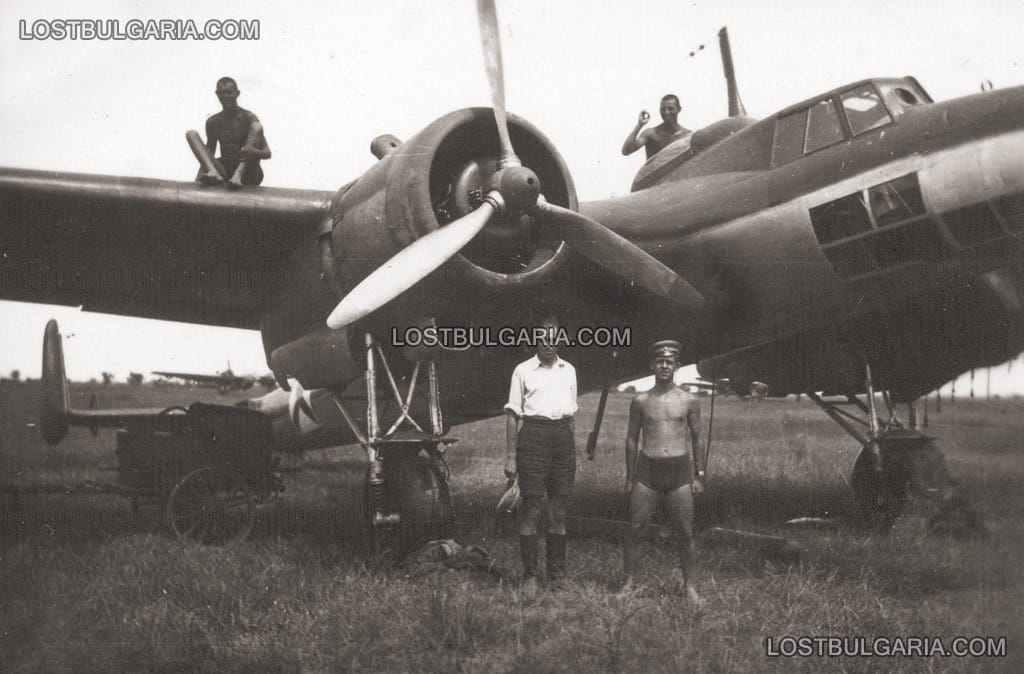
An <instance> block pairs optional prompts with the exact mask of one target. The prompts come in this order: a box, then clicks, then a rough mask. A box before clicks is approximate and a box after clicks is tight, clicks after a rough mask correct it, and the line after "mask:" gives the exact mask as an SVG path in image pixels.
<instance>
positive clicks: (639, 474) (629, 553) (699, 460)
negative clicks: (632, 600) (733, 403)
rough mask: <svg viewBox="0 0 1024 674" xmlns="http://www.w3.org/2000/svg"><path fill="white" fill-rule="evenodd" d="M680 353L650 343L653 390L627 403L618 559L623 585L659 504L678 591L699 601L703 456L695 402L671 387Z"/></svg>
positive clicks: (674, 346)
mask: <svg viewBox="0 0 1024 674" xmlns="http://www.w3.org/2000/svg"><path fill="white" fill-rule="evenodd" d="M681 354H682V345H681V344H680V343H679V342H677V341H675V340H664V341H660V342H656V343H655V344H653V345H652V346H651V350H650V356H651V370H652V371H653V372H654V388H653V389H651V390H650V391H646V392H644V393H640V394H637V396H636V397H635V398H634V399H633V402H632V403H631V404H630V406H629V430H628V433H627V436H626V493H627V494H628V496H629V513H630V525H629V528H628V529H627V531H626V537H625V540H624V541H623V562H624V567H625V576H626V583H625V588H629V587H632V584H633V580H634V578H635V576H636V570H637V569H636V567H637V557H638V548H639V544H640V534H641V532H642V531H643V529H644V528H645V527H646V526H647V525H648V524H649V523H650V520H651V515H652V514H653V513H654V510H655V508H657V507H658V503H659V502H664V503H665V510H666V511H667V514H668V516H669V520H670V521H671V525H672V529H673V531H674V533H675V538H676V542H677V545H678V549H679V564H680V567H681V569H682V573H683V589H684V591H685V593H686V595H687V597H688V598H689V599H690V600H691V601H693V602H695V603H700V602H701V599H700V597H699V595H698V594H697V590H696V587H695V586H694V578H693V572H694V564H695V560H694V551H693V497H694V495H695V494H699V493H701V491H703V489H704V487H703V484H702V480H703V478H704V467H705V463H706V461H707V455H706V453H705V451H704V450H705V448H704V446H703V443H702V442H701V432H700V430H701V422H700V403H699V402H698V401H697V399H696V398H694V397H693V396H691V395H690V394H688V393H686V392H685V391H683V390H681V389H680V388H679V387H677V386H676V385H675V373H676V369H677V368H678V367H679V357H680V355H681ZM641 437H642V438H643V441H642V446H641Z"/></svg>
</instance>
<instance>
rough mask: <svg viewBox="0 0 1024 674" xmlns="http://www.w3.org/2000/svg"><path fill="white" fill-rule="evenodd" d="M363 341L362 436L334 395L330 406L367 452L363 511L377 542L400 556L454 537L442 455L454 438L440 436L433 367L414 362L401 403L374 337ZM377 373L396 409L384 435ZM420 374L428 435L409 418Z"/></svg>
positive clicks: (434, 365) (441, 434)
mask: <svg viewBox="0 0 1024 674" xmlns="http://www.w3.org/2000/svg"><path fill="white" fill-rule="evenodd" d="M365 343H366V432H365V433H364V432H363V430H362V429H361V428H360V426H359V424H358V423H357V422H356V419H355V417H354V416H353V415H352V413H351V412H350V411H349V409H348V408H347V407H346V406H345V403H344V402H343V401H342V400H341V398H340V396H339V395H337V394H336V395H335V396H334V403H335V405H337V407H338V409H339V410H340V411H341V413H342V415H343V416H344V418H345V422H346V423H347V424H348V426H349V428H350V429H351V430H352V432H353V433H354V434H355V436H356V438H358V440H359V444H361V445H362V446H363V449H364V450H365V451H366V458H367V470H366V476H367V479H366V488H365V500H364V513H365V516H366V518H367V522H368V523H369V525H370V527H371V528H372V530H373V533H374V541H375V544H376V545H377V547H378V548H379V549H382V550H383V549H387V550H391V551H393V552H396V553H398V554H403V553H406V552H409V551H411V550H413V549H415V548H416V547H418V546H419V545H420V544H422V543H424V542H427V541H430V540H436V539H439V538H450V537H451V536H452V530H453V528H454V517H453V514H452V502H451V495H450V494H449V491H448V467H447V464H445V462H444V452H445V449H446V447H447V445H449V444H451V443H453V442H455V440H454V439H453V438H448V437H445V436H444V424H443V422H442V417H441V403H440V391H439V387H438V373H437V365H436V363H434V361H426V362H425V363H424V362H416V364H415V365H414V367H413V371H412V375H411V376H410V378H409V388H408V391H406V395H405V398H404V399H403V397H402V393H401V391H400V390H399V388H398V384H397V382H396V381H395V377H394V375H393V374H392V373H391V368H390V367H389V366H388V362H387V358H386V357H385V355H384V351H383V350H382V349H381V348H380V346H379V345H378V344H377V343H376V342H375V341H374V339H373V336H372V335H369V334H367V335H366V338H365ZM424 365H425V366H426V367H425V368H424V367H423V366H424ZM381 370H382V371H383V373H384V374H385V375H386V376H387V382H388V384H389V391H390V393H391V396H392V397H393V398H394V400H395V402H396V403H397V404H398V409H399V416H398V418H397V419H396V420H395V421H394V423H393V424H392V425H391V427H390V428H388V429H387V430H386V431H383V432H382V427H381V424H380V416H379V413H378V405H377V379H378V376H379V372H380V371H381ZM423 370H425V371H426V377H427V387H428V389H427V400H428V407H429V415H430V419H429V426H428V428H429V432H427V431H424V429H423V426H421V425H420V424H419V423H418V422H417V421H416V420H415V419H413V417H412V416H411V414H410V407H411V405H412V400H413V396H414V395H415V393H416V385H417V383H418V381H419V379H420V374H421V372H422V371H423ZM426 425H427V424H424V426H426Z"/></svg>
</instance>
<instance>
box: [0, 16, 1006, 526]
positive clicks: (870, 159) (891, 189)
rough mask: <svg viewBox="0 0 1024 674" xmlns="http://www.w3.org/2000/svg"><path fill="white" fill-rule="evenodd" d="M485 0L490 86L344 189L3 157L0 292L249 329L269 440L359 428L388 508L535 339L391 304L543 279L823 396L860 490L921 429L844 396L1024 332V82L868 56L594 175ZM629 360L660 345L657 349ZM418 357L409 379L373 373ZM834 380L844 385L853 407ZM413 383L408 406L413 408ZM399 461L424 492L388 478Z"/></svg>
mask: <svg viewBox="0 0 1024 674" xmlns="http://www.w3.org/2000/svg"><path fill="white" fill-rule="evenodd" d="M480 4H481V23H482V30H483V33H484V36H485V53H486V55H487V59H486V60H487V65H488V73H489V76H490V81H491V85H492V88H493V101H492V103H493V105H492V108H472V109H464V110H458V111H455V112H452V113H449V114H446V115H444V116H442V117H441V118H439V119H437V120H436V121H434V122H432V123H430V124H429V125H428V126H426V127H425V128H424V129H423V130H422V131H420V132H419V133H417V134H415V135H414V136H413V137H411V138H409V139H408V140H406V141H405V142H404V143H402V142H398V141H397V139H393V138H390V137H382V138H381V139H379V140H378V141H377V142H375V143H374V144H373V148H374V151H375V153H376V154H377V155H378V157H379V161H378V162H377V163H376V164H375V165H374V166H373V167H372V168H370V169H369V170H368V171H367V172H366V173H364V174H363V175H362V176H361V177H359V178H358V179H356V180H354V181H352V182H350V183H348V184H346V185H344V186H343V187H341V188H340V189H339V190H338V191H337V192H334V193H329V192H321V191H311V190H294V189H280V188H270V187H261V188H254V187H249V188H244V189H241V190H239V191H236V192H227V191H220V190H216V191H214V190H209V189H204V188H203V187H201V186H199V185H197V184H195V183H191V182H187V183H186V182H169V181H159V180H148V179H138V178H115V177H104V176H88V175H77V174H53V173H47V172H39V171H27V170H18V169H4V170H3V171H2V172H0V204H2V205H0V218H2V240H0V245H2V247H3V250H4V253H5V255H4V257H3V259H2V262H0V279H2V284H0V285H2V289H3V290H2V292H3V294H4V297H5V298H8V299H17V300H25V301H33V302H49V303H62V304H72V305H82V306H84V307H85V308H86V309H89V310H94V311H103V312H110V313H118V314H129V315H138V316H146V317H159V318H164V319H169V320H179V321H191V322H196V323H207V324H212V325H223V326H231V327H243V328H253V329H255V328H258V329H259V330H260V331H261V334H262V338H263V344H264V349H265V353H266V357H267V361H268V363H269V365H270V366H271V368H272V370H273V372H274V374H275V376H276V378H277V381H278V382H279V384H280V385H281V386H282V389H283V390H282V391H279V392H275V393H273V394H270V395H269V396H266V397H264V398H262V399H257V400H254V401H252V407H253V408H254V409H258V410H260V411H263V412H265V413H267V414H270V415H274V416H275V419H276V420H277V421H276V422H275V425H276V429H277V432H278V434H279V435H278V444H279V446H280V447H282V448H295V449H302V448H306V447H314V446H330V445H334V444H339V443H342V442H346V441H350V440H352V439H353V438H354V439H357V440H358V441H359V442H360V443H361V444H362V445H363V446H364V447H365V448H366V450H367V456H368V463H369V466H370V468H369V470H368V475H369V480H368V484H369V485H370V487H371V490H370V491H371V494H378V493H382V494H385V496H384V497H381V498H377V499H376V500H373V499H371V504H370V508H369V509H368V510H369V515H370V517H371V519H372V520H373V521H374V522H375V523H379V524H381V525H382V526H388V525H390V524H394V523H395V522H403V521H406V522H408V521H413V522H415V518H418V517H432V516H434V514H436V513H432V512H427V511H429V510H430V507H429V505H427V506H423V507H420V505H422V504H424V503H428V502H430V500H431V498H432V495H437V494H438V493H440V492H443V491H444V489H443V487H444V478H443V471H441V470H438V468H437V464H438V462H439V460H438V456H439V453H438V451H437V448H438V447H439V446H443V440H442V438H443V435H444V433H445V431H446V430H447V428H448V427H449V426H450V425H453V424H458V423H459V422H462V421H465V420H469V419H474V418H480V417H485V416H489V415H494V414H498V413H500V411H501V408H502V404H503V403H504V402H505V398H506V394H507V386H506V384H507V380H508V375H509V373H510V372H511V370H512V368H513V366H514V364H515V363H516V362H517V361H518V360H520V359H521V358H522V354H521V352H518V351H515V350H512V349H500V348H488V347H473V348H468V349H463V350H456V349H443V348H438V349H433V350H430V349H414V348H403V347H398V346H396V345H394V344H392V343H391V341H390V338H391V335H392V334H394V333H393V328H398V329H399V330H402V329H404V328H407V327H411V326H426V325H431V324H434V325H442V326H452V325H454V326H473V327H475V328H479V329H483V328H490V329H491V330H492V331H493V332H497V330H498V329H499V328H501V327H503V326H508V325H529V324H531V322H532V321H535V320H536V319H537V318H539V316H538V315H537V306H538V304H541V303H548V302H552V301H553V302H557V304H558V305H560V307H561V308H562V309H563V311H562V313H563V315H564V316H563V318H564V321H565V323H566V325H567V326H568V327H571V326H583V325H609V326H629V327H631V328H632V341H633V343H634V344H636V345H642V344H645V343H649V342H651V341H654V340H655V339H661V338H664V337H666V336H673V337H676V338H678V339H681V340H682V341H683V343H684V344H685V345H686V350H687V352H686V354H685V355H684V359H683V360H684V361H687V362H697V363H698V364H699V369H700V371H701V373H702V375H703V376H705V377H708V378H725V377H728V378H730V379H732V380H735V381H743V382H753V381H760V382H764V383H766V384H767V385H768V386H769V387H770V390H771V392H772V393H773V394H775V395H784V394H788V393H808V394H812V395H813V397H814V399H815V400H816V401H818V402H819V404H821V405H822V407H823V408H824V409H825V410H826V412H828V413H829V414H830V415H832V416H833V418H835V419H836V420H837V421H839V422H840V423H842V424H843V425H844V427H845V428H846V429H847V430H848V431H850V432H851V434H853V435H854V436H855V437H856V438H857V439H858V441H859V442H861V443H862V444H863V445H864V447H865V450H864V452H863V456H864V457H865V458H864V459H863V460H859V461H858V465H859V466H862V468H861V469H860V471H859V472H858V473H857V474H856V475H855V480H854V485H855V489H857V490H858V491H859V494H860V496H859V498H860V500H861V502H862V503H863V504H865V506H866V508H868V509H871V508H876V509H886V508H890V507H891V501H892V499H893V498H895V496H896V488H894V487H893V486H892V484H893V481H892V480H887V479H886V474H887V471H890V472H891V470H892V469H891V462H889V461H887V460H886V457H887V456H888V455H889V454H895V453H896V452H898V451H900V448H901V447H900V443H901V442H903V441H904V440H905V439H906V436H904V435H899V436H897V435H891V434H887V430H886V427H887V424H886V420H885V419H884V414H880V413H879V411H878V410H877V409H876V408H875V407H876V406H875V396H873V395H866V396H864V398H863V399H861V398H858V397H857V395H858V394H864V393H868V394H870V393H871V392H873V391H884V392H886V393H887V395H886V399H887V401H889V402H891V403H893V404H895V403H898V402H903V401H911V400H913V399H915V398H917V397H918V396H920V395H921V394H923V393H925V392H927V391H930V390H932V389H933V388H934V387H935V386H937V385H938V384H941V383H942V382H945V381H947V380H948V379H950V378H952V377H955V376H956V375H958V374H959V373H961V372H963V371H966V370H968V369H970V368H972V367H983V366H986V365H989V364H994V363H998V362H1001V361H1003V360H1005V359H1006V358H1008V357H1011V356H1012V355H1014V354H1016V353H1017V352H1019V351H1020V350H1021V348H1022V347H1024V332H1022V327H1024V326H1022V321H1021V318H1022V317H1021V297H1020V293H1021V283H1022V281H1024V279H1022V277H1021V270H1020V265H1019V262H1018V259H1019V250H1018V246H1019V238H1020V231H1021V229H1022V228H1024V165H1022V163H1021V160H1020V157H1021V156H1024V153H1022V150H1024V88H1021V87H1017V88H1011V89H1003V90H997V91H990V92H985V93H980V94H975V95H973V96H967V97H963V98H958V99H955V100H950V101H944V102H934V101H932V99H931V98H930V97H929V96H928V94H927V92H926V91H925V90H924V89H923V88H922V87H921V85H920V84H919V83H918V82H917V81H916V80H915V79H914V78H912V77H903V78H876V79H866V80H861V81H858V82H854V83H852V84H849V85H846V86H841V87H838V88H835V89H833V90H830V91H827V92H824V93H822V94H819V95H817V96H813V97H810V98H807V99H805V100H804V101H802V102H800V103H797V104H795V105H792V106H790V107H788V108H786V109H784V110H781V111H780V112H778V113H776V114H773V115H770V116H768V117H766V118H764V119H762V120H759V121H758V120H754V119H751V118H748V117H746V116H745V115H743V114H740V112H741V110H740V109H739V106H738V105H735V104H734V105H732V106H731V107H732V112H733V113H736V114H733V115H731V116H730V117H728V118H726V119H723V120H721V121H719V122H716V123H714V124H711V125H710V126H707V127H705V128H703V129H700V130H698V131H697V132H695V133H694V134H693V135H692V136H690V137H689V138H687V139H682V140H680V141H677V142H676V143H674V144H673V145H670V146H669V147H667V148H665V149H664V150H663V151H662V152H661V153H659V154H657V155H656V156H654V157H653V158H652V159H651V160H649V161H648V162H647V163H646V164H645V165H644V166H643V168H642V169H641V170H640V172H639V173H638V175H637V176H636V179H635V181H634V183H633V191H632V192H631V193H630V194H628V195H626V196H621V197H615V198H611V199H606V200H598V201H592V202H585V203H578V201H577V198H576V193H575V188H574V184H573V180H572V177H571V174H570V173H569V170H568V167H567V166H566V164H565V162H564V161H563V160H562V158H561V156H560V155H559V153H558V151H557V149H556V148H555V147H554V145H553V144H552V143H551V142H550V141H549V140H548V139H547V138H546V137H545V136H544V135H543V133H542V132H541V131H540V130H539V129H537V128H536V127H534V126H533V125H532V124H530V123H529V122H528V121H526V120H524V119H522V118H520V117H518V116H515V115H512V114H509V113H507V112H506V110H505V102H504V85H503V73H502V64H501V52H500V49H499V47H498V40H497V36H498V31H497V21H496V18H495V13H494V8H493V5H491V4H490V3H488V2H481V3H480ZM730 89H731V90H734V89H735V86H734V84H733V83H732V81H731V78H730ZM197 242H202V244H201V245H199V244H198V243H197ZM98 258H102V259H103V260H104V261H105V262H106V263H105V264H104V265H96V264H95V263H94V260H96V259H98ZM538 298H540V299H538ZM542 301H543V302H542ZM566 354H567V357H568V358H569V359H570V360H571V361H572V362H574V363H575V364H576V366H577V371H578V373H579V377H580V387H581V390H588V389H589V390H593V389H597V388H599V387H600V386H601V384H602V382H603V381H604V379H605V377H604V374H605V372H606V370H607V369H608V368H609V367H611V362H612V357H611V351H610V349H607V350H606V349H593V348H589V349H584V348H579V349H571V348H570V349H567V350H566ZM385 363H387V367H386V368H385ZM615 367H616V368H617V373H618V374H617V376H618V377H619V378H622V379H625V378H628V377H632V376H635V375H639V374H641V373H643V372H644V371H645V369H646V363H645V357H644V353H643V349H642V348H634V349H629V350H625V351H622V352H621V353H620V357H619V358H618V362H617V363H616V365H615ZM424 372H425V373H426V374H428V375H429V377H428V378H427V386H426V387H425V388H426V391H425V392H424V390H423V389H422V388H421V389H418V390H416V391H414V393H420V394H421V395H419V396H418V397H417V396H415V395H408V394H404V393H401V392H399V395H398V396H397V400H396V401H395V403H392V404H386V403H385V401H384V399H382V398H380V393H382V392H387V391H390V390H391V389H395V390H396V392H398V391H397V389H399V388H400V386H399V384H401V383H402V381H406V382H412V381H414V374H423V373H424ZM392 375H394V380H393V379H392ZM819 393H825V394H841V395H845V396H848V400H849V401H851V402H854V404H857V405H859V407H861V408H862V410H863V413H864V416H865V417H866V418H865V420H864V426H865V430H861V429H860V427H859V426H858V425H856V422H851V421H850V419H849V416H848V415H846V414H844V413H843V411H842V410H841V409H840V408H838V407H837V406H836V404H835V403H834V402H831V401H830V400H831V399H830V398H828V397H823V396H821V395H819ZM51 402H53V401H51ZM59 403H60V401H57V404H56V412H57V413H58V414H56V415H51V416H52V417H53V418H56V419H59V418H60V413H62V412H63V410H62V409H61V408H60V406H59ZM362 406H365V408H366V421H365V423H364V422H363V421H362V420H361V419H359V418H358V417H359V415H358V414H357V412H355V411H354V410H357V409H358V408H360V407H362ZM422 409H427V410H429V412H430V413H431V414H430V423H429V424H423V425H422V426H420V429H421V432H416V433H404V434H403V433H401V432H400V431H398V430H397V428H398V427H397V426H396V425H395V424H396V422H404V421H405V420H406V419H405V416H406V412H409V413H410V415H411V416H414V415H415V413H416V412H418V411H420V410H422ZM441 409H444V411H445V414H444V416H443V417H442V416H441V413H440V412H441ZM52 411H54V407H53V406H51V412H52ZM393 426H394V427H395V429H394V432H392V430H393V429H392V428H391V427H393ZM311 427H315V428H313V430H311V431H310V432H308V433H304V432H303V431H304V430H306V429H307V428H311ZM293 428H294V429H296V430H291V429H293ZM57 430H60V429H59V428H58V429H57ZM59 435H60V433H57V432H55V433H52V434H51V436H52V437H57V436H59ZM424 448H426V450H427V454H428V455H429V457H430V459H429V460H428V461H427V462H420V461H419V460H415V461H414V459H415V457H416V455H417V453H419V452H421V451H422V450H423V449H424ZM410 450H415V451H410ZM863 466H868V467H869V468H870V470H867V469H865V468H863ZM410 476H412V477H410ZM403 480H406V481H410V482H407V483H405V484H403V485H402V487H403V488H402V489H399V490H397V491H399V492H402V493H407V491H408V490H407V489H405V487H407V486H409V485H412V486H414V487H415V488H416V489H417V490H419V493H421V494H424V495H426V496H425V497H424V498H423V499H421V500H420V501H419V502H417V503H416V504H411V505H410V503H409V502H407V501H401V500H400V499H398V498H397V497H391V498H389V497H387V494H389V493H390V494H392V495H393V494H394V493H395V492H388V491H387V489H384V490H383V491H381V489H382V485H385V486H386V485H388V484H393V482H390V481H399V482H401V481H403ZM374 490H377V491H374ZM375 498H376V497H375Z"/></svg>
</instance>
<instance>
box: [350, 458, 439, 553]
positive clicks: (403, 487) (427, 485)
mask: <svg viewBox="0 0 1024 674" xmlns="http://www.w3.org/2000/svg"><path fill="white" fill-rule="evenodd" d="M384 480H385V486H386V488H387V499H388V505H389V506H390V508H391V509H392V511H394V512H398V514H399V515H400V517H401V519H400V521H399V523H398V525H397V526H395V527H374V526H373V525H372V524H371V525H370V527H371V529H372V530H373V532H374V539H375V540H374V544H375V547H377V549H378V552H385V551H387V552H391V553H393V554H395V555H397V556H399V557H401V556H403V555H406V554H408V553H410V552H413V551H414V550H417V549H419V548H420V546H422V545H423V544H424V543H426V542H428V541H433V540H438V539H445V538H451V537H452V535H453V533H454V530H455V517H454V514H453V512H454V510H453V508H452V500H451V494H450V492H449V490H448V483H447V481H445V479H444V477H443V475H442V474H441V472H440V470H438V468H437V467H436V466H435V465H434V463H433V462H432V461H430V459H427V458H426V457H423V456H418V455H417V456H412V457H403V456H392V457H389V459H388V460H386V461H385V469H384ZM371 510H372V506H371V505H370V500H369V481H367V484H366V489H365V491H364V512H365V513H366V515H367V521H369V518H370V517H372V513H371Z"/></svg>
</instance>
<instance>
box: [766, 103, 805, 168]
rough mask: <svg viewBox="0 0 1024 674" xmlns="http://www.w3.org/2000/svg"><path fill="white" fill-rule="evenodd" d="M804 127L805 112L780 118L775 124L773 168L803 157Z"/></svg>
mask: <svg viewBox="0 0 1024 674" xmlns="http://www.w3.org/2000/svg"><path fill="white" fill-rule="evenodd" d="M805 126H807V111H806V110H801V111H799V112H794V113H793V114H791V115H786V116H785V117H780V118H779V119H778V120H777V121H776V122H775V148H774V150H773V151H772V165H773V166H782V165H783V164H786V163H789V162H791V161H793V160H794V159H799V158H800V157H801V156H803V146H804V127H805Z"/></svg>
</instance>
